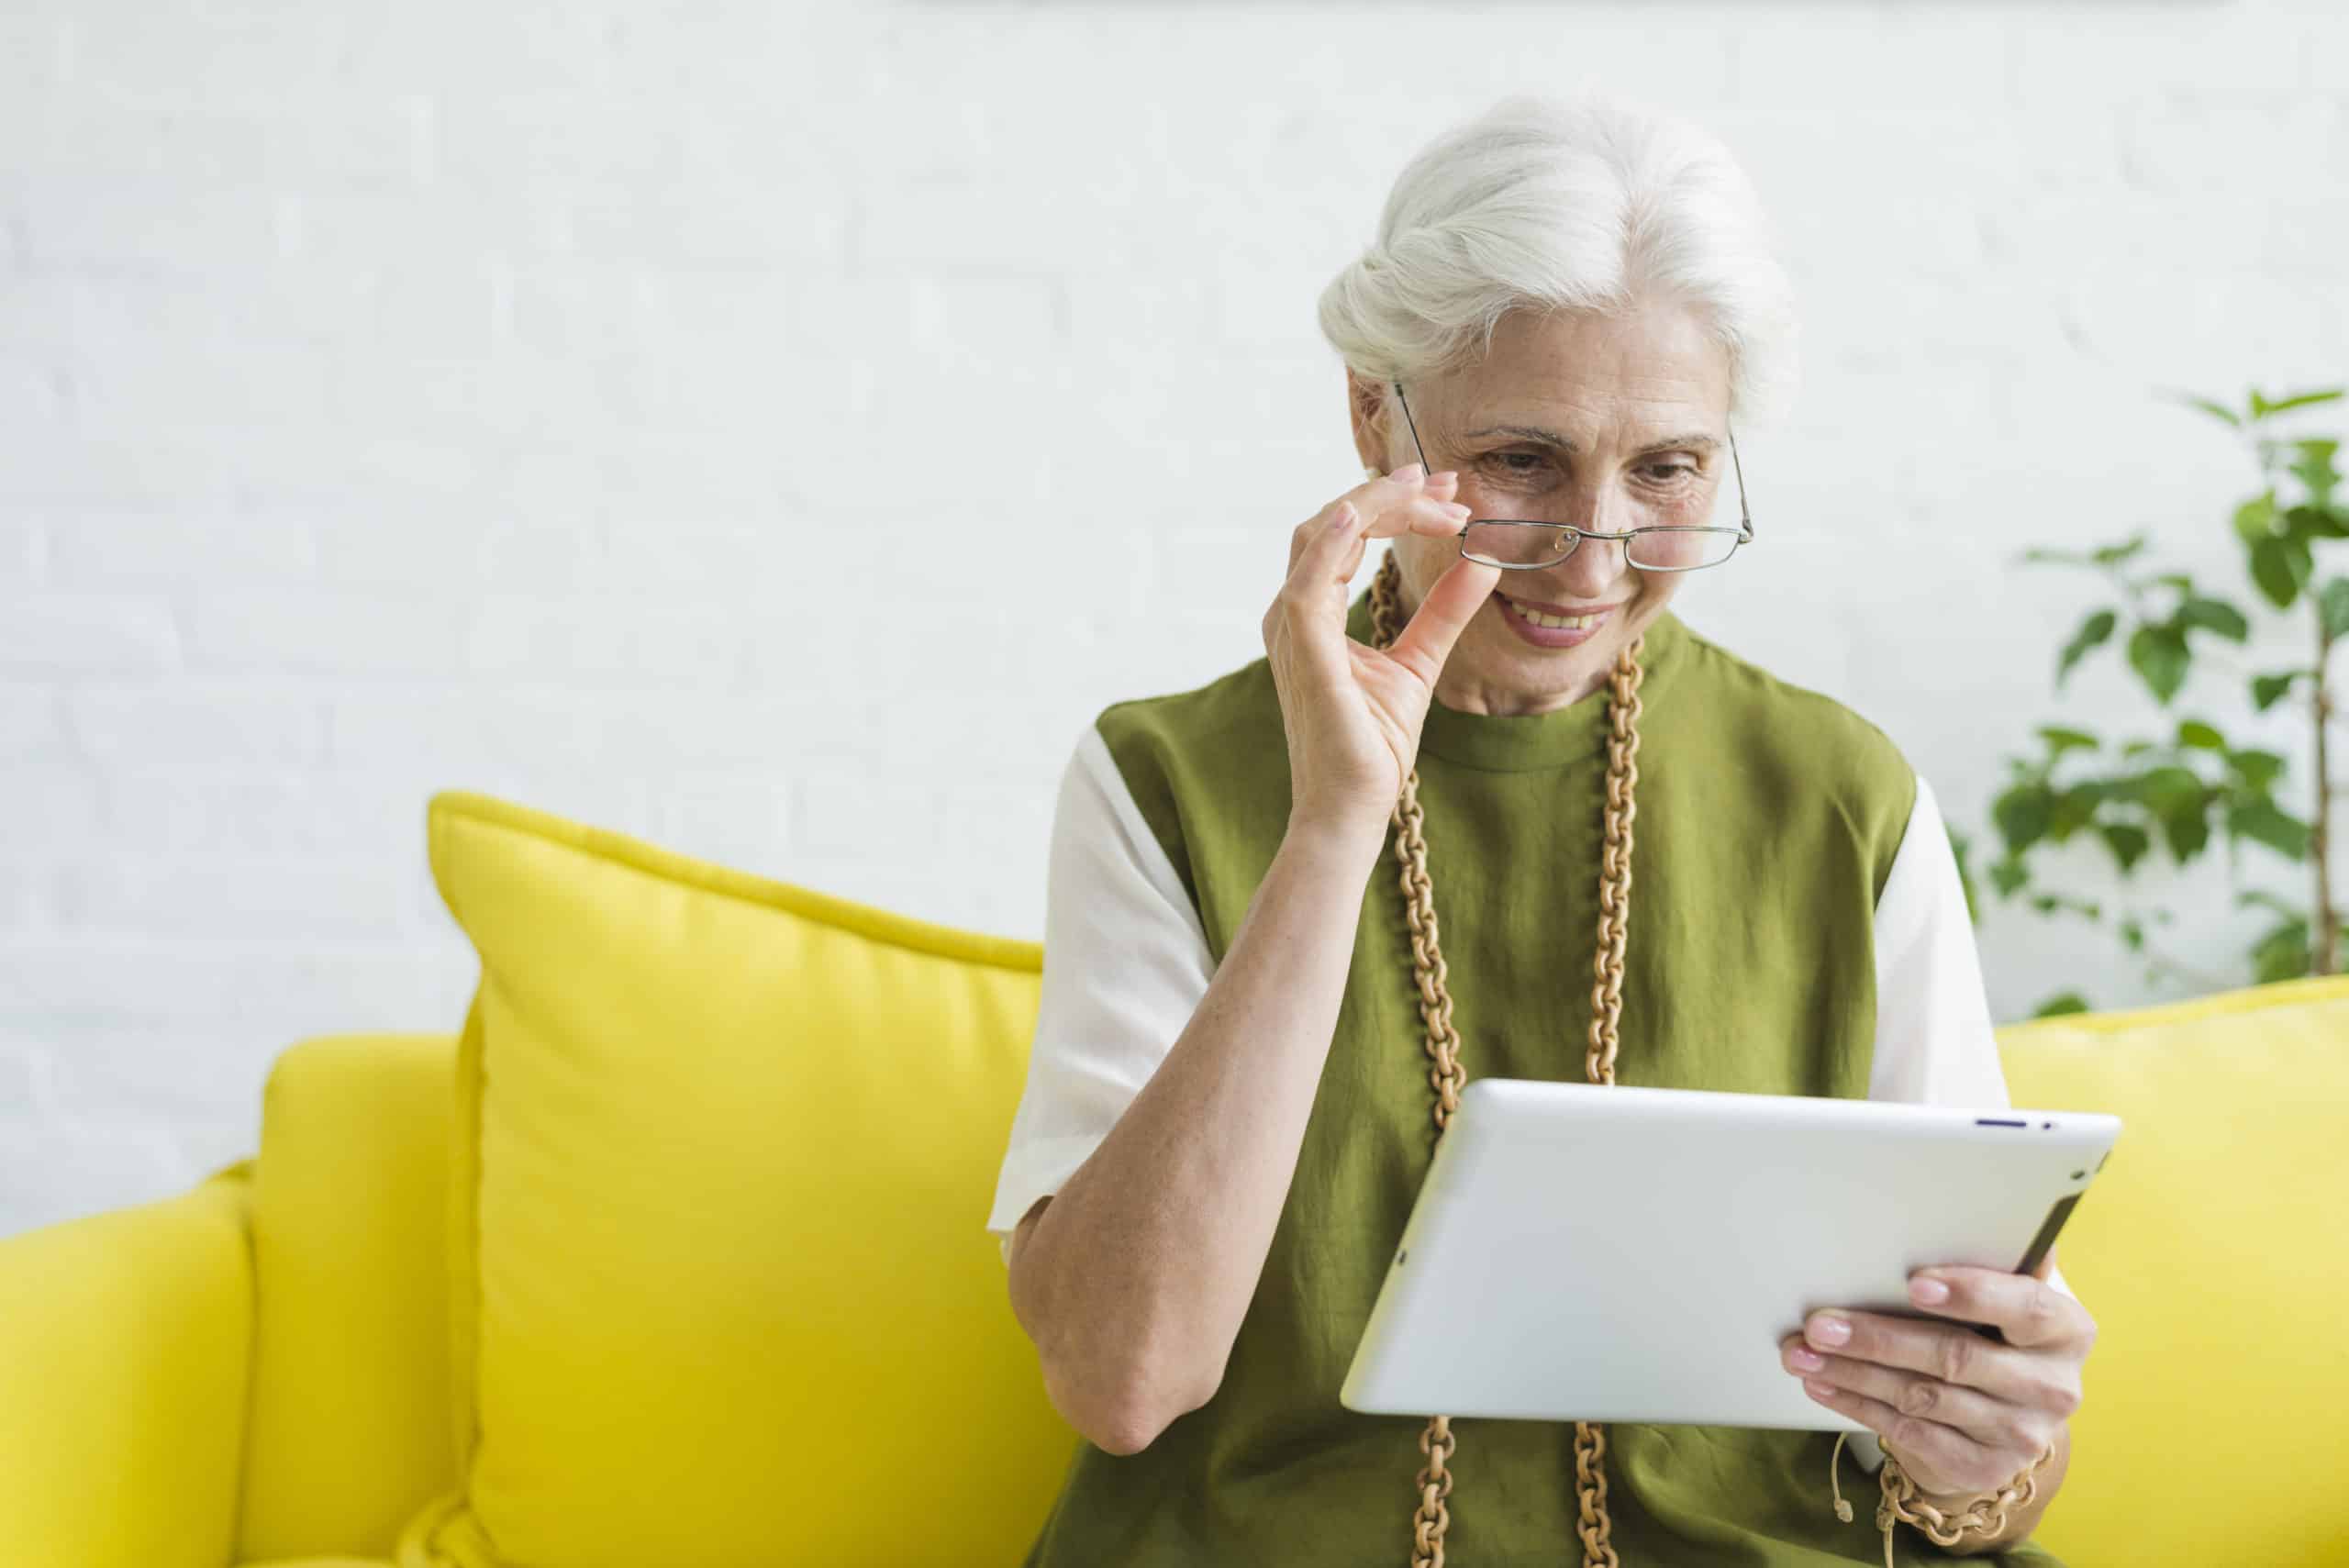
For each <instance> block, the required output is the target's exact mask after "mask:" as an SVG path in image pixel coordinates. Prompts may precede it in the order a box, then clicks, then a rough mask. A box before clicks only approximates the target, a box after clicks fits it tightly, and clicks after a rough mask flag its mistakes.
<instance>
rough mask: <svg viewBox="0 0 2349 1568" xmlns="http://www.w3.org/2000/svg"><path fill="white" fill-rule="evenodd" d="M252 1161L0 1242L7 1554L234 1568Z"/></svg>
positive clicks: (0, 1524)
mask: <svg viewBox="0 0 2349 1568" xmlns="http://www.w3.org/2000/svg"><path fill="white" fill-rule="evenodd" d="M251 1167H252V1162H251V1161H250V1160H241V1161H239V1162H236V1163H235V1164H232V1165H228V1166H224V1167H222V1168H221V1169H220V1170H218V1171H216V1172H214V1173H212V1175H210V1176H209V1177H207V1178H206V1179H205V1180H204V1181H203V1182H202V1183H200V1184H197V1185H196V1186H195V1187H193V1188H191V1189H190V1190H189V1191H187V1192H184V1193H182V1194H180V1195H177V1196H175V1197H170V1198H164V1199H161V1200H159V1201H157V1202H154V1203H147V1204H140V1205H139V1206H137V1207H130V1208H122V1209H116V1210H114V1211H112V1212H109V1213H106V1214H97V1215H92V1216H89V1217H87V1218H81V1219H73V1220H68V1221H65V1222H63V1223H61V1224H57V1225H51V1226H48V1227H45V1228H42V1229H36V1230H29V1231H26V1232H24V1233H23V1234H21V1235H17V1236H13V1237H8V1238H6V1239H0V1557H5V1558H6V1560H7V1561H8V1562H25V1563H35V1562H41V1563H72V1564H73V1565H74V1568H226V1565H227V1564H228V1562H230V1561H231V1552H232V1550H233V1548H234V1537H235V1534H236V1528H237V1496H238V1484H239V1472H240V1468H241V1463H242V1459H243V1450H244V1433H245V1407H246V1390H247V1381H248V1376H249V1373H250V1363H251V1345H252V1328H253V1313H252V1304H253V1289H252V1262H251V1252H250V1246H249V1243H248V1241H247V1237H246V1228H245V1212H246V1211H245V1199H246V1192H247V1185H248V1183H249V1181H250V1175H251Z"/></svg>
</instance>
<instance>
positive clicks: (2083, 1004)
mask: <svg viewBox="0 0 2349 1568" xmlns="http://www.w3.org/2000/svg"><path fill="white" fill-rule="evenodd" d="M2087 1010H2088V999H2087V997H2085V996H2083V995H2080V994H2079V993H2078V992H2077V991H2065V992H2064V993H2062V994H2061V995H2054V996H2050V997H2048V998H2047V1000H2045V1001H2044V1002H2042V1003H2041V1004H2039V1010H2038V1011H2037V1012H2035V1013H2033V1014H2032V1015H2031V1016H2032V1018H2065V1017H2066V1016H2068V1015H2070V1014H2073V1013H2085V1012H2087Z"/></svg>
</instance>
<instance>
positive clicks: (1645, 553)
mask: <svg viewBox="0 0 2349 1568" xmlns="http://www.w3.org/2000/svg"><path fill="white" fill-rule="evenodd" d="M1395 398H1396V401H1397V403H1399V404H1401V406H1402V409H1403V423H1404V424H1405V425H1407V426H1408V427H1409V428H1410V431H1411V447H1412V450H1415V451H1417V452H1418V453H1419V466H1420V468H1421V469H1422V470H1423V471H1424V472H1426V473H1434V472H1435V465H1434V464H1433V463H1431V462H1428V454H1427V449H1426V448H1425V447H1422V446H1420V445H1419V425H1418V424H1417V423H1416V422H1415V421H1414V420H1413V419H1412V418H1411V406H1410V404H1409V403H1408V402H1405V401H1404V399H1403V384H1402V383H1401V382H1399V381H1398V382H1397V383H1395ZM1729 461H1730V467H1731V469H1732V470H1733V471H1735V473H1736V474H1737V527H1735V528H1664V527H1659V528H1632V529H1631V530H1629V531H1628V532H1624V533H1619V534H1603V533H1595V532H1593V531H1591V530H1590V529H1587V528H1575V527H1574V526H1573V525H1572V524H1570V523H1543V522H1535V521H1533V520H1531V519H1530V518H1525V517H1471V518H1469V519H1468V522H1467V526H1466V527H1464V528H1462V529H1461V530H1460V553H1461V554H1463V555H1464V556H1466V557H1467V558H1468V559H1469V560H1471V561H1480V562H1484V563H1485V564H1486V565H1487V566H1497V567H1499V568H1501V569H1502V570H1503V571H1505V572H1530V571H1531V570H1533V569H1534V568H1536V567H1542V566H1555V565H1556V564H1557V563H1558V562H1561V561H1564V559H1565V558H1566V557H1568V556H1569V555H1572V554H1573V553H1574V552H1575V546H1577V545H1579V544H1581V543H1582V541H1583V540H1585V539H1621V540H1622V541H1623V559H1624V560H1626V561H1627V562H1631V564H1632V565H1633V566H1636V567H1638V568H1639V569H1640V570H1641V571H1642V572H1699V571H1702V570H1703V569H1704V568H1706V567H1708V566H1719V565H1720V563H1721V562H1724V561H1727V560H1728V559H1729V558H1730V557H1731V556H1732V555H1734V554H1736V553H1737V547H1738V546H1739V545H1741V544H1751V543H1753V515H1752V514H1751V513H1749V512H1748V511H1747V510H1746V508H1745V468H1744V465H1743V464H1742V463H1741V462H1738V458H1737V432H1735V431H1734V430H1732V431H1731V432H1730V438H1729Z"/></svg>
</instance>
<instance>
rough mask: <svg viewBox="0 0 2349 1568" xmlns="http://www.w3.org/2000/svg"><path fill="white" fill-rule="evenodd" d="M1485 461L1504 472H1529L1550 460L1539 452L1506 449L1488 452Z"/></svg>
mask: <svg viewBox="0 0 2349 1568" xmlns="http://www.w3.org/2000/svg"><path fill="white" fill-rule="evenodd" d="M1485 461H1486V462H1490V463H1495V464H1497V465H1498V466H1499V468H1500V470H1501V472H1502V473H1533V472H1534V471H1535V470H1536V469H1539V468H1541V467H1542V466H1544V465H1545V464H1547V463H1548V462H1549V461H1550V460H1549V459H1548V458H1546V457H1544V456H1543V455H1542V453H1540V452H1531V451H1506V452H1493V453H1490V454H1488V455H1487V456H1486V460H1485Z"/></svg>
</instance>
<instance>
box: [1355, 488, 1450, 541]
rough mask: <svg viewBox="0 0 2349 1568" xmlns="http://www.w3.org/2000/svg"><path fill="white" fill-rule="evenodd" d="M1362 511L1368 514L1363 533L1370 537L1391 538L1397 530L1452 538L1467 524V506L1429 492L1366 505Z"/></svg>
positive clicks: (1399, 532) (1440, 537)
mask: <svg viewBox="0 0 2349 1568" xmlns="http://www.w3.org/2000/svg"><path fill="white" fill-rule="evenodd" d="M1364 511H1365V512H1366V513H1367V515H1368V516H1369V518H1370V526H1369V528H1367V529H1366V530H1365V534H1366V537H1368V538H1371V539H1393V538H1395V537H1396V536H1397V535H1398V534H1423V535H1427V536H1429V537H1431V538H1436V539H1452V538H1454V537H1456V536H1457V535H1458V534H1459V532H1460V530H1461V529H1462V528H1465V527H1467V525H1468V508H1467V507H1465V506H1462V505H1461V504H1460V503H1459V502H1457V501H1440V500H1438V499H1436V498H1435V497H1434V496H1432V495H1413V496H1409V497H1408V498H1406V499H1404V500H1401V501H1395V502H1389V503H1388V504H1387V505H1386V506H1365V507H1364Z"/></svg>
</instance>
